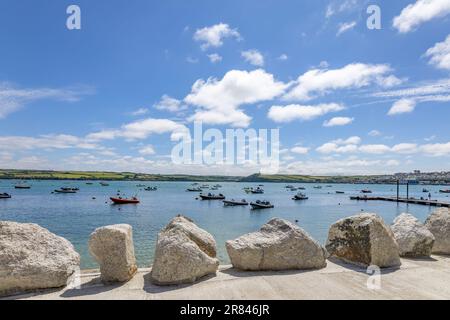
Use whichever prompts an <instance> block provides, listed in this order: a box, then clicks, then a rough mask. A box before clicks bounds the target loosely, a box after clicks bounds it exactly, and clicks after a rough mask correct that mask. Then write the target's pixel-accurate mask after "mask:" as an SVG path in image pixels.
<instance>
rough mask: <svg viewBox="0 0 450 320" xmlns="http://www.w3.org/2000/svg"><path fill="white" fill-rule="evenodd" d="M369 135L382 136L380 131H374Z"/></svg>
mask: <svg viewBox="0 0 450 320" xmlns="http://www.w3.org/2000/svg"><path fill="white" fill-rule="evenodd" d="M368 134H369V136H371V137H378V136H381V132H380V131H378V130H372V131H370V132H369V133H368Z"/></svg>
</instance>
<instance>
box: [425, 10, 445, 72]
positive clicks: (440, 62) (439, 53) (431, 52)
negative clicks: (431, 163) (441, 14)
mask: <svg viewBox="0 0 450 320" xmlns="http://www.w3.org/2000/svg"><path fill="white" fill-rule="evenodd" d="M449 3H450V1H449ZM425 56H427V57H430V64H432V65H434V66H436V68H439V69H445V70H450V35H448V36H447V38H446V39H445V41H443V42H439V43H436V45H435V46H434V47H433V48H430V49H428V50H427V52H426V53H425Z"/></svg>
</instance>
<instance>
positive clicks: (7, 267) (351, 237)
mask: <svg viewBox="0 0 450 320" xmlns="http://www.w3.org/2000/svg"><path fill="white" fill-rule="evenodd" d="M226 249H227V252H228V255H229V257H230V260H231V263H232V265H233V267H234V268H237V269H240V270H244V271H246V270H251V271H263V270H273V271H276V270H293V269H295V270H305V269H320V268H324V267H325V266H326V264H327V262H326V261H327V259H328V258H329V257H334V258H337V259H340V260H342V261H345V262H348V263H352V264H356V265H361V266H370V265H376V266H378V267H381V268H383V267H398V266H399V265H400V264H401V261H400V256H404V257H423V256H425V257H426V256H430V255H431V254H432V253H435V254H450V212H449V209H438V210H436V211H435V212H434V213H432V214H431V215H430V216H429V217H428V219H427V220H426V222H425V224H422V223H421V222H420V221H418V220H417V219H416V218H415V217H413V216H412V215H410V214H401V215H400V216H398V217H397V218H396V219H395V221H394V223H393V225H392V226H389V225H387V224H385V222H384V221H383V219H382V218H381V217H379V216H378V215H376V214H372V213H363V214H359V215H355V216H351V217H348V218H345V219H341V220H339V221H337V222H336V223H334V224H333V225H332V226H331V227H330V229H329V233H328V239H327V241H326V245H325V247H323V246H321V245H320V244H319V243H318V242H317V241H316V240H314V239H313V238H312V237H311V236H310V235H308V233H307V232H305V231H304V230H303V229H302V228H300V227H299V226H297V225H296V224H293V223H291V222H289V221H286V220H283V219H279V218H274V219H272V220H270V221H269V222H268V223H266V224H265V225H263V226H262V227H261V229H260V230H259V231H257V232H253V233H249V234H246V235H243V236H241V237H238V238H237V239H234V240H230V241H227V242H226ZM89 251H90V253H91V255H92V256H93V257H94V259H95V260H96V261H97V262H98V264H99V265H100V273H101V279H102V281H103V282H106V283H109V282H125V281H128V280H130V279H131V278H132V277H133V276H134V275H135V273H136V272H137V266H136V258H135V254H134V245H133V232H132V228H131V226H130V225H126V224H120V225H113V226H106V227H102V228H98V229H96V230H95V231H94V232H93V233H92V234H91V237H90V239H89ZM216 254H217V249H216V241H215V240H214V237H213V236H212V235H211V234H209V233H208V232H207V231H205V230H203V229H201V228H199V227H198V226H197V225H196V224H195V223H194V222H193V221H192V220H190V219H189V218H187V217H183V216H177V217H175V218H174V219H173V220H172V221H170V223H169V224H168V225H167V226H166V227H165V228H164V229H163V230H162V231H161V232H160V233H159V235H158V240H157V243H156V248H155V258H154V262H153V266H152V270H151V273H150V278H151V279H152V281H153V282H154V283H155V284H158V285H173V284H181V283H193V282H195V281H197V280H198V279H200V278H202V277H204V276H207V275H213V274H215V273H216V272H217V269H218V267H219V260H218V259H217V257H216ZM79 264H80V256H79V255H78V253H77V252H76V251H75V249H74V247H73V246H72V244H71V243H70V242H69V241H67V240H66V239H64V238H61V237H58V236H56V235H54V234H52V233H50V232H49V231H48V230H46V229H44V228H42V227H40V226H38V225H35V224H22V223H15V222H0V296H2V295H9V294H15V293H20V292H25V291H29V290H37V289H48V288H58V287H63V286H65V285H66V284H67V283H68V282H69V281H70V279H71V277H73V276H74V274H75V273H76V271H77V270H79Z"/></svg>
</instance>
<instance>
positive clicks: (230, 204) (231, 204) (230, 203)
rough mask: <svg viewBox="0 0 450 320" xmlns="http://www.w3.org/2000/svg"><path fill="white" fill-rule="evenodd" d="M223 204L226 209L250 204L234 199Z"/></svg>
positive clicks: (224, 201)
mask: <svg viewBox="0 0 450 320" xmlns="http://www.w3.org/2000/svg"><path fill="white" fill-rule="evenodd" d="M222 202H223V205H224V206H225V207H236V206H248V202H247V201H246V200H245V199H242V200H240V201H236V200H234V199H231V200H223V201H222Z"/></svg>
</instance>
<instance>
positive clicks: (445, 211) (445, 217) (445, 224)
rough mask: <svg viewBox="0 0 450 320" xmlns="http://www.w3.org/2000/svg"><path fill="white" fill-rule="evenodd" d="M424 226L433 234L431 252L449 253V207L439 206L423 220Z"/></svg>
mask: <svg viewBox="0 0 450 320" xmlns="http://www.w3.org/2000/svg"><path fill="white" fill-rule="evenodd" d="M425 227H427V229H428V230H430V232H431V233H432V234H433V235H434V238H435V242H434V246H433V251H432V252H433V253H436V254H450V209H449V208H439V209H437V210H436V211H434V212H433V213H432V214H431V215H430V216H429V217H428V218H427V220H426V221H425Z"/></svg>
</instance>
